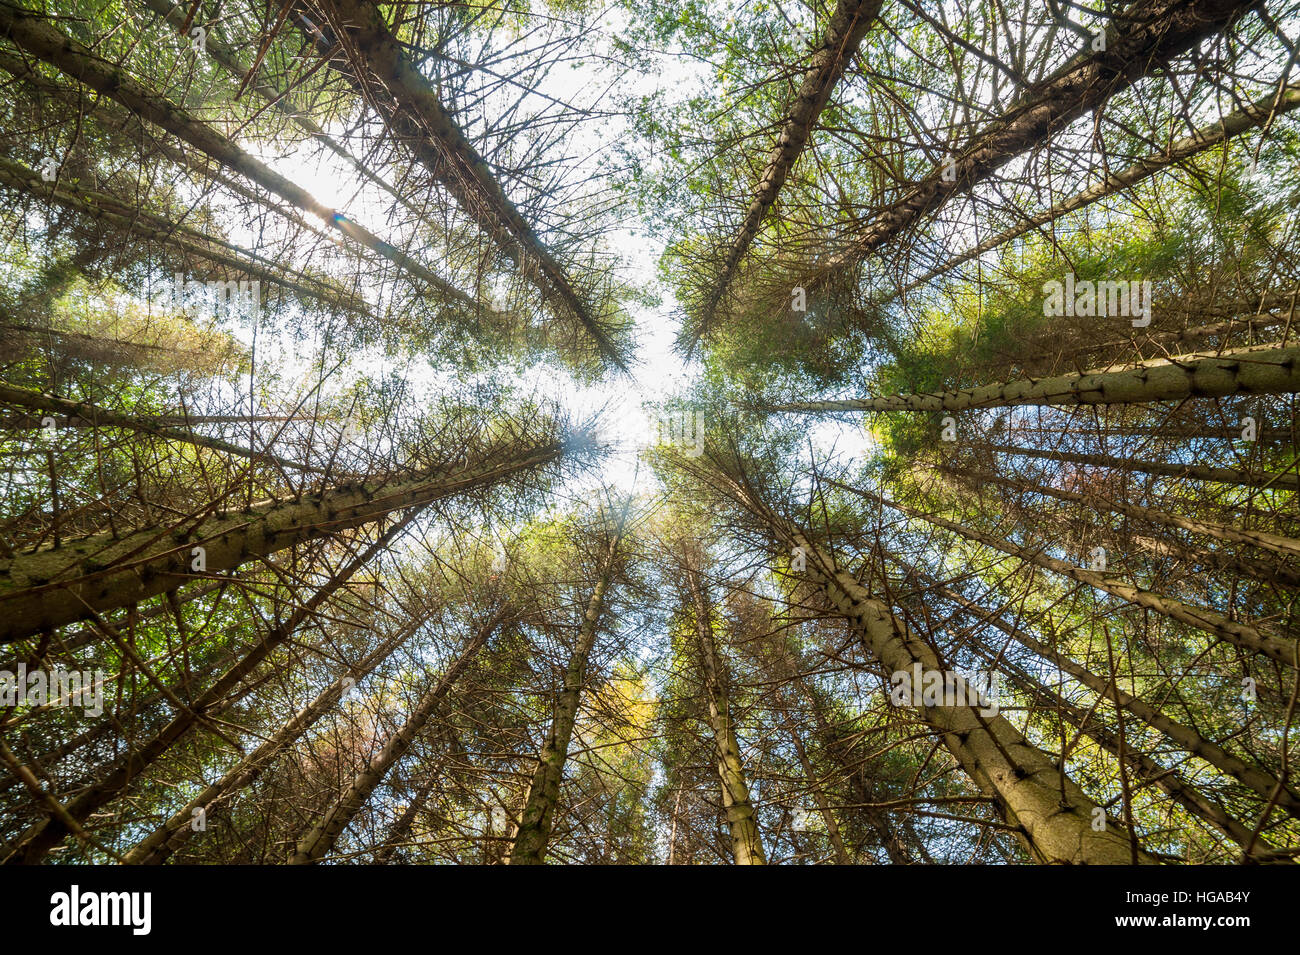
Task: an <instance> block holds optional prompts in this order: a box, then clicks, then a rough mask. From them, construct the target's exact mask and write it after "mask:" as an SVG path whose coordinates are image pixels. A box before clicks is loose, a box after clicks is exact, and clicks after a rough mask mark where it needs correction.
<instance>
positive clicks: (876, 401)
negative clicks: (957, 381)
mask: <svg viewBox="0 0 1300 955" xmlns="http://www.w3.org/2000/svg"><path fill="white" fill-rule="evenodd" d="M1298 391H1300V346H1286V347H1261V348H1256V347H1254V346H1252V347H1250V348H1249V349H1237V350H1235V351H1226V352H1223V353H1222V354H1220V355H1195V354H1193V355H1176V356H1174V357H1173V358H1169V359H1158V360H1155V361H1147V362H1141V363H1139V364H1138V365H1136V366H1134V367H1132V368H1127V369H1125V370H1122V371H1099V372H1097V373H1094V374H1083V375H1057V376H1056V377H1053V378H1025V379H1021V380H1020V381H1009V382H1003V383H1000V384H994V385H983V386H981V387H978V388H967V389H961V390H957V391H944V392H934V393H930V394H910V395H893V396H891V397H888V398H852V399H846V400H836V401H787V402H779V403H775V404H771V405H767V406H765V410H768V411H796V412H817V413H820V412H852V411H964V410H967V409H970V408H1006V407H1012V406H1016V405H1122V404H1141V403H1145V402H1151V401H1178V400H1182V399H1185V398H1222V397H1227V396H1230V395H1242V394H1244V395H1277V394H1293V393H1295V392H1298Z"/></svg>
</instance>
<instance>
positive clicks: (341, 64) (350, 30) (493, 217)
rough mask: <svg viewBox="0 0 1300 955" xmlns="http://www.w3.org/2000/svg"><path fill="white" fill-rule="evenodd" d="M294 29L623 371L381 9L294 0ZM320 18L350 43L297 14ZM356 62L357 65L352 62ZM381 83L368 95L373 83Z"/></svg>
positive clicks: (350, 1) (357, 0)
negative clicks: (379, 91) (311, 12)
mask: <svg viewBox="0 0 1300 955" xmlns="http://www.w3.org/2000/svg"><path fill="white" fill-rule="evenodd" d="M294 5H295V6H296V7H297V8H298V11H299V13H298V17H297V20H298V23H299V26H300V27H301V28H302V29H303V31H304V32H305V33H306V35H307V36H308V38H309V39H310V40H311V41H312V43H313V45H314V46H315V47H316V49H317V52H319V53H321V54H322V55H323V56H325V57H326V58H327V59H328V61H329V62H330V63H331V65H332V66H333V67H334V68H335V69H336V70H338V71H339V72H341V73H342V74H343V75H344V76H345V77H347V78H348V79H349V80H350V81H351V82H353V84H354V88H356V90H357V92H358V94H360V95H362V96H363V97H365V98H367V99H368V100H370V102H372V103H374V104H376V105H377V106H378V107H379V109H380V111H381V115H383V117H384V119H385V122H387V123H388V125H389V126H390V128H391V129H392V131H393V132H394V133H395V134H397V136H398V138H399V139H400V140H402V141H404V142H406V143H407V144H409V145H410V147H411V148H412V149H413V150H414V152H415V155H416V157H417V158H418V159H419V160H420V161H421V163H422V164H423V165H424V166H425V168H426V169H427V170H428V171H429V172H430V173H431V174H432V175H433V176H434V177H435V178H436V179H437V180H438V181H439V182H440V183H441V184H442V185H443V186H444V188H446V189H447V191H448V192H449V193H450V194H451V195H452V196H453V197H454V198H455V199H456V201H457V203H458V204H459V206H460V207H461V210H462V211H463V212H464V213H465V214H466V215H467V216H469V217H470V218H471V219H473V220H474V221H475V222H476V223H477V224H478V225H479V227H480V228H481V229H482V230H483V232H484V234H485V235H487V236H488V237H489V238H490V239H491V240H492V241H494V242H495V243H496V244H497V245H498V246H499V247H500V248H501V250H502V251H503V252H505V254H506V255H507V256H509V257H510V259H511V261H513V262H514V263H515V265H516V266H517V267H518V268H519V269H520V271H521V273H522V274H523V275H524V276H525V277H526V278H527V279H528V280H529V281H531V282H533V284H535V285H536V286H537V287H538V288H539V289H541V291H542V294H543V296H544V297H545V298H546V299H548V300H554V301H558V302H559V303H560V304H561V305H562V306H563V308H564V309H565V311H567V312H568V313H569V314H570V315H572V316H573V317H574V318H575V319H576V320H577V321H578V323H579V324H580V325H581V326H582V327H583V328H584V329H585V331H586V333H587V334H588V335H589V336H590V337H591V338H592V340H593V341H594V342H595V343H596V345H597V346H598V347H599V349H600V351H601V353H602V354H603V355H604V357H605V358H607V359H608V360H609V361H610V362H612V363H613V364H614V365H615V366H616V367H618V368H619V369H620V370H623V371H627V365H626V364H625V363H624V360H623V358H622V356H621V355H620V353H619V350H618V348H617V347H616V346H615V345H614V343H613V341H611V339H610V338H609V335H608V333H607V332H606V330H605V328H604V327H603V325H602V322H601V316H599V315H597V314H596V311H595V309H594V308H593V307H592V305H591V303H590V302H588V301H587V299H586V298H585V297H584V295H583V294H582V293H581V292H580V291H579V289H578V288H577V287H576V286H575V285H574V283H573V281H572V280H571V279H570V278H569V276H568V274H567V273H566V271H565V269H564V267H563V266H562V265H561V264H560V262H559V261H558V260H557V259H556V257H555V255H554V253H553V252H552V251H551V250H550V249H549V248H547V247H546V245H545V243H544V242H543V241H542V239H541V237H540V236H538V234H537V232H536V231H535V230H534V229H533V227H532V225H530V224H529V222H528V221H527V220H526V219H525V218H524V217H523V215H522V214H521V213H520V212H519V209H518V208H517V207H516V206H515V204H514V203H513V202H512V201H511V200H510V198H509V197H508V196H507V195H506V193H505V190H504V189H503V188H502V187H501V184H500V183H499V182H498V181H497V179H496V177H495V176H494V175H493V174H492V171H491V169H490V168H489V166H488V164H487V162H486V161H485V160H484V159H483V157H482V156H480V155H479V153H478V151H477V150H476V149H475V148H474V147H473V145H472V144H471V143H470V142H469V140H468V139H467V138H466V136H465V134H464V132H463V131H462V130H461V129H460V127H459V126H458V125H457V123H456V121H455V119H454V118H453V117H452V116H451V115H450V114H449V113H448V112H447V111H446V110H445V109H444V108H443V106H442V103H441V102H440V101H439V99H438V95H437V93H436V91H435V90H434V88H433V87H432V86H431V85H430V83H429V81H428V80H427V79H425V77H424V75H423V74H422V73H421V72H420V71H419V70H418V69H416V67H415V64H414V63H413V62H412V61H411V59H410V58H409V56H408V55H407V53H406V51H405V49H404V46H403V44H401V43H399V42H398V40H397V38H396V37H395V36H394V35H393V33H392V31H391V30H389V28H388V24H387V23H386V22H385V20H384V16H383V13H382V12H381V11H380V9H379V7H378V6H377V5H375V4H373V3H370V2H367V0H309V2H308V3H306V4H304V3H301V2H298V0H294ZM307 6H310V7H313V8H315V9H318V10H320V11H321V12H322V13H324V14H325V16H326V18H327V19H329V20H330V21H331V25H332V26H333V27H335V28H336V29H338V30H341V31H342V32H344V33H345V34H346V35H347V38H348V42H347V43H346V44H339V43H337V42H333V41H332V38H330V37H327V36H326V35H325V33H324V32H323V31H322V30H321V29H320V27H319V25H317V24H315V23H313V22H312V20H311V18H310V17H307V16H303V15H302V9H303V8H304V7H307ZM353 56H355V57H356V59H357V60H358V62H353V59H352V57H353ZM372 76H373V77H377V78H378V79H379V81H380V83H381V84H382V85H383V89H384V94H385V95H383V96H375V95H373V91H372V89H371V88H370V86H369V85H368V84H369V82H370V78H371V77H372Z"/></svg>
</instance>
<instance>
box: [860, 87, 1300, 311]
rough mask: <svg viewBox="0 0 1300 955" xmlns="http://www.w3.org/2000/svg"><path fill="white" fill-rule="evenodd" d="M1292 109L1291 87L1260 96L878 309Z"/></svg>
mask: <svg viewBox="0 0 1300 955" xmlns="http://www.w3.org/2000/svg"><path fill="white" fill-rule="evenodd" d="M1297 108H1300V85H1296V84H1294V83H1292V84H1291V85H1290V86H1286V87H1284V88H1282V89H1279V90H1274V91H1272V92H1270V93H1268V94H1266V95H1264V96H1261V97H1260V98H1259V99H1257V100H1255V102H1253V103H1248V104H1246V105H1245V106H1244V107H1242V108H1241V109H1238V110H1234V111H1233V112H1231V113H1229V114H1228V115H1226V116H1224V117H1223V118H1222V119H1220V120H1219V121H1218V122H1216V123H1211V124H1210V125H1209V126H1205V127H1202V128H1201V129H1197V130H1195V131H1193V132H1192V133H1191V135H1189V136H1184V137H1183V138H1182V139H1178V140H1175V141H1174V142H1172V143H1170V144H1169V145H1168V146H1167V147H1165V148H1164V149H1162V150H1160V151H1159V152H1156V153H1152V154H1151V155H1149V156H1145V157H1143V158H1142V159H1139V160H1138V161H1137V162H1135V163H1133V164H1132V165H1131V166H1127V167H1125V168H1124V169H1121V170H1119V171H1118V172H1112V173H1108V174H1107V175H1105V176H1104V177H1102V179H1101V180H1100V181H1098V182H1096V183H1094V184H1093V185H1091V186H1089V187H1088V188H1086V189H1083V190H1082V191H1080V192H1076V193H1075V194H1074V195H1072V196H1070V197H1069V198H1068V199H1062V200H1061V201H1060V202H1058V203H1055V204H1054V205H1053V206H1051V208H1049V209H1045V210H1044V211H1042V212H1036V213H1034V214H1033V215H1030V216H1025V217H1023V218H1022V219H1021V220H1020V221H1019V222H1017V223H1016V224H1015V225H1013V226H1009V227H1007V228H1006V229H1004V230H1002V231H1001V232H999V233H997V234H996V235H994V236H991V237H990V238H988V239H985V240H984V241H983V242H981V243H979V244H978V245H974V246H972V247H971V248H969V249H967V250H966V251H965V252H961V253H959V254H957V255H952V256H949V257H948V258H947V259H945V260H944V261H943V263H942V264H940V265H936V266H935V267H934V268H932V269H930V270H929V271H928V272H926V273H925V274H924V275H922V276H920V277H919V278H917V279H914V280H913V281H911V282H909V283H908V284H907V285H906V286H905V287H903V288H902V289H901V290H900V291H899V292H897V293H895V294H894V295H890V296H889V297H888V298H884V299H881V300H878V302H877V304H882V305H883V304H884V303H885V302H888V301H890V300H892V299H893V298H896V297H897V296H898V295H899V294H902V295H906V294H907V293H908V292H911V291H913V290H914V289H918V288H921V287H922V286H924V285H926V284H928V283H929V282H932V281H934V280H935V279H936V278H938V277H939V276H940V275H943V274H945V273H947V272H951V271H952V270H953V269H955V268H956V267H957V266H959V265H962V264H964V263H966V262H969V261H971V260H972V259H977V258H979V257H980V256H981V255H983V254H984V253H986V252H991V251H993V250H994V249H996V248H997V247H998V246H1001V245H1005V244H1006V243H1008V242H1010V241H1011V240H1012V239H1016V238H1019V237H1020V236H1022V235H1024V234H1025V233H1027V232H1031V231H1033V230H1034V229H1037V228H1040V227H1042V226H1045V225H1047V224H1048V223H1050V222H1055V221H1056V220H1057V219H1059V218H1061V217H1062V216H1065V215H1068V214H1070V213H1071V212H1076V211H1078V210H1079V209H1083V208H1086V207H1087V206H1090V205H1092V204H1093V203H1094V202H1097V201H1098V200H1100V199H1105V198H1106V197H1107V196H1112V195H1114V194H1116V193H1118V192H1122V191H1124V190H1125V189H1131V188H1133V186H1135V185H1137V184H1138V183H1139V182H1142V181H1143V180H1144V179H1148V178H1150V177H1151V176H1154V175H1155V174H1156V173H1157V172H1159V171H1161V170H1162V169H1168V168H1169V167H1171V166H1175V165H1177V164H1179V163H1181V162H1183V161H1184V160H1186V159H1190V158H1191V157H1192V156H1195V155H1197V154H1198V153H1201V152H1204V151H1205V150H1207V149H1209V148H1210V147H1212V146H1217V145H1219V144H1220V143H1225V142H1227V141H1228V140H1229V139H1232V138H1234V137H1236V136H1240V135H1241V134H1242V133H1244V132H1247V131H1249V130H1252V129H1255V128H1256V127H1257V126H1262V125H1264V124H1265V123H1267V122H1269V121H1271V120H1272V119H1273V118H1274V117H1276V116H1283V115H1285V114H1287V113H1290V112H1292V111H1293V110H1295V109H1297Z"/></svg>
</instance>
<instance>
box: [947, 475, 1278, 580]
mask: <svg viewBox="0 0 1300 955" xmlns="http://www.w3.org/2000/svg"><path fill="white" fill-rule="evenodd" d="M939 469H940V470H941V471H946V472H948V473H950V474H954V475H957V476H960V477H964V478H966V479H968V480H970V481H973V482H976V483H977V484H997V485H1000V486H1001V487H1006V488H1010V489H1012V490H1015V491H1020V492H1022V493H1029V494H1042V495H1044V496H1046V497H1054V498H1056V499H1057V500H1058V501H1069V502H1071V503H1074V504H1083V505H1086V506H1088V507H1091V508H1094V509H1096V510H1101V511H1111V512H1112V513H1115V514H1123V515H1124V516H1125V517H1132V518H1135V519H1137V520H1140V521H1146V522H1147V523H1149V524H1160V525H1163V526H1165V527H1177V528H1179V529H1180V530H1185V531H1191V532H1192V533H1194V534H1203V535H1204V536H1206V537H1212V538H1214V539H1215V540H1221V541H1225V542H1228V543H1233V544H1249V545H1250V546H1252V547H1258V548H1260V549H1262V550H1268V551H1272V552H1273V553H1275V554H1281V555H1282V556H1283V557H1300V540H1296V539H1295V538H1293V537H1286V536H1285V535H1282V534H1274V533H1271V532H1269V531H1259V530H1249V529H1245V528H1240V527H1234V526H1232V525H1231V524H1219V523H1215V522H1213V521H1202V520H1198V519H1197V518H1193V517H1183V516H1181V515H1178V514H1171V513H1169V512H1168V511H1162V510H1158V509H1157V508H1154V507H1142V506H1141V505H1138V504H1129V503H1128V502H1126V501H1117V500H1113V499H1111V498H1108V497H1104V496H1102V495H1100V494H1078V493H1076V492H1074V491H1064V490H1061V489H1060V488H1056V487H1052V486H1051V485H1047V484H1040V483H1037V482H1030V481H1023V480H1015V479H1012V478H1007V477H1003V476H1002V475H1000V474H995V473H994V472H992V471H982V470H979V469H976V468H958V467H953V466H951V465H940V467H939Z"/></svg>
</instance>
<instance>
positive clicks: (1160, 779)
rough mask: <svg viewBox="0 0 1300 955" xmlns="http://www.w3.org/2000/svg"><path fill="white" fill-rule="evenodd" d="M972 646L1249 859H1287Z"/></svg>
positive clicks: (1165, 771) (1080, 712) (1087, 715)
mask: <svg viewBox="0 0 1300 955" xmlns="http://www.w3.org/2000/svg"><path fill="white" fill-rule="evenodd" d="M975 649H976V650H977V651H978V652H980V653H981V654H982V655H984V656H985V657H986V658H987V659H989V660H990V661H994V662H995V663H996V665H997V666H999V667H1001V668H1003V669H1005V670H1006V671H1007V673H1008V675H1009V676H1010V677H1011V682H1012V683H1014V684H1015V685H1016V686H1018V687H1020V688H1021V689H1022V690H1024V691H1025V692H1026V693H1029V694H1030V695H1031V696H1032V697H1033V698H1034V699H1035V700H1036V701H1037V702H1038V704H1039V705H1040V706H1042V707H1043V709H1044V710H1045V711H1046V712H1049V713H1053V714H1056V715H1058V716H1060V717H1061V718H1062V719H1063V720H1065V722H1067V723H1069V724H1070V725H1071V726H1073V727H1075V728H1076V729H1078V730H1079V731H1080V732H1082V733H1084V734H1085V735H1086V736H1088V737H1090V738H1091V739H1093V740H1095V741H1096V742H1097V744H1098V745H1100V746H1101V747H1102V749H1104V750H1106V752H1108V753H1110V754H1111V755H1112V756H1114V757H1115V758H1116V759H1121V758H1122V759H1123V760H1124V761H1125V762H1127V763H1129V765H1130V767H1131V768H1132V769H1133V770H1134V771H1135V772H1136V773H1137V775H1138V777H1139V778H1140V779H1141V780H1143V781H1144V783H1146V784H1148V785H1153V786H1155V787H1156V788H1157V789H1160V790H1161V791H1162V792H1164V793H1166V794H1167V795H1168V796H1169V797H1170V798H1171V799H1172V800H1173V801H1174V802H1176V803H1178V805H1180V806H1182V807H1183V808H1184V809H1186V810H1187V811H1188V812H1189V813H1191V814H1192V815H1193V816H1196V817H1197V818H1198V819H1201V820H1203V821H1205V822H1206V823H1208V824H1209V825H1210V826H1212V827H1213V828H1215V829H1216V830H1218V831H1219V832H1221V833H1223V834H1224V835H1225V836H1227V837H1228V838H1229V839H1231V840H1232V841H1233V842H1235V843H1236V844H1237V845H1239V846H1241V847H1242V849H1244V850H1248V851H1249V856H1250V858H1251V860H1252V861H1257V862H1268V863H1289V862H1291V861H1293V860H1291V858H1290V857H1289V856H1287V855H1285V854H1278V853H1277V850H1276V848H1275V847H1273V846H1272V845H1270V844H1269V842H1268V840H1266V839H1264V838H1261V837H1258V836H1256V834H1255V830H1254V829H1252V828H1251V827H1250V826H1247V825H1244V824H1243V823H1242V822H1241V821H1240V820H1238V819H1237V818H1235V817H1234V816H1232V815H1231V814H1230V813H1229V812H1228V811H1227V810H1226V809H1224V807H1223V805H1222V804H1221V803H1220V802H1219V801H1218V800H1216V799H1213V798H1211V797H1210V796H1207V795H1206V794H1205V793H1204V792H1202V791H1201V790H1200V789H1198V788H1197V787H1196V786H1193V785H1192V784H1191V783H1189V782H1188V781H1187V780H1186V779H1184V778H1183V776H1182V774H1180V773H1179V772H1178V771H1177V770H1174V769H1170V768H1169V767H1167V766H1163V765H1161V764H1160V763H1159V762H1157V761H1156V760H1154V759H1152V758H1151V757H1150V756H1148V755H1147V754H1145V753H1140V752H1135V751H1134V750H1133V749H1132V748H1131V747H1121V745H1120V741H1119V739H1118V738H1116V736H1115V735H1114V734H1113V733H1111V732H1110V731H1109V730H1107V729H1105V728H1104V727H1103V726H1102V725H1101V724H1100V723H1099V722H1098V721H1097V718H1096V716H1095V715H1094V714H1093V712H1092V711H1091V710H1088V709H1085V708H1083V707H1082V706H1075V705H1073V704H1071V703H1069V702H1067V701H1066V700H1064V699H1062V697H1061V695H1060V693H1058V692H1055V691H1053V690H1052V689H1050V688H1048V687H1045V686H1043V685H1042V684H1041V683H1039V681H1038V680H1037V678H1035V677H1034V676H1032V675H1031V674H1029V673H1027V672H1026V671H1025V670H1024V669H1023V668H1021V667H1019V666H1017V665H1015V664H1014V663H1011V662H1010V661H1009V660H1007V659H1006V658H1005V657H1003V656H998V655H997V654H995V653H994V652H992V651H991V650H988V649H987V648H985V647H982V646H978V645H977V646H976V647H975Z"/></svg>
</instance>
